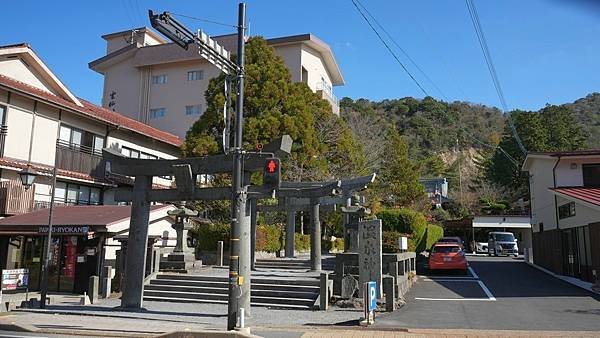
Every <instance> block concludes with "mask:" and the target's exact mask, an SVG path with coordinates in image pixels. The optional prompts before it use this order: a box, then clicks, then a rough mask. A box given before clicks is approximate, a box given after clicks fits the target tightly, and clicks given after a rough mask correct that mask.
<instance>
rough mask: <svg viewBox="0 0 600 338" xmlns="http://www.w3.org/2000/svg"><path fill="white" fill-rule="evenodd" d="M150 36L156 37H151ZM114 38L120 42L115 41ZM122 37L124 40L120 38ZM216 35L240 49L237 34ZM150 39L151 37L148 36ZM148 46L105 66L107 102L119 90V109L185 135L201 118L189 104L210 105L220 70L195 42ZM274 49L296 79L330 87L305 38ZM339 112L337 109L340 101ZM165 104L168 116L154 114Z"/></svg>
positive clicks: (314, 87)
mask: <svg viewBox="0 0 600 338" xmlns="http://www.w3.org/2000/svg"><path fill="white" fill-rule="evenodd" d="M149 39H152V38H151V37H150V38H149ZM113 40H115V41H113ZM118 40H120V41H118ZM216 40H217V41H218V42H219V43H220V44H221V45H222V46H224V47H225V48H226V49H228V50H229V51H231V52H235V51H236V49H237V41H236V36H235V35H227V36H222V37H218V38H216ZM149 41H150V40H149ZM123 42H124V38H123V37H119V38H118V39H116V38H115V39H113V38H111V39H110V40H109V43H108V45H109V49H110V50H113V48H116V47H117V46H121V48H122V47H125V46H126V45H127V44H124V43H123ZM154 42H156V45H153V46H152V47H149V48H139V49H138V50H137V51H136V52H135V54H134V55H133V56H131V57H129V58H127V59H126V60H124V61H122V62H119V63H117V64H115V65H112V66H109V67H107V68H106V69H103V73H104V76H105V78H104V90H103V98H102V105H103V106H104V107H108V104H109V102H110V101H111V99H110V98H109V95H110V94H111V93H112V92H113V91H114V92H116V98H115V99H114V100H112V101H114V102H115V103H116V105H115V106H114V107H113V108H114V109H115V110H116V111H119V112H121V113H123V114H124V115H126V116H129V117H131V118H134V119H137V120H139V121H141V122H144V123H147V124H149V125H151V126H153V127H155V128H158V129H161V130H164V131H167V132H169V133H172V134H175V135H177V136H179V137H180V138H182V139H183V138H185V134H186V132H187V131H188V130H189V128H190V127H191V126H192V125H193V124H194V122H195V121H196V120H198V119H199V118H200V116H199V115H195V116H188V115H186V114H185V106H187V105H197V104H200V105H201V106H202V109H201V110H202V111H204V110H206V102H205V99H204V93H205V91H206V89H207V87H208V82H209V80H210V79H211V78H213V77H216V76H218V75H220V71H219V70H218V69H217V68H216V67H214V66H213V65H212V64H209V63H208V62H206V61H205V60H203V59H200V58H199V56H198V53H197V51H195V48H194V47H191V48H190V50H188V51H185V50H183V49H181V48H179V47H178V46H176V45H174V44H160V43H158V41H153V43H152V44H154ZM274 49H275V54H276V55H278V56H280V57H281V58H282V59H283V61H284V63H285V65H286V66H287V68H288V69H289V70H290V73H291V75H292V81H294V82H300V81H304V82H306V83H307V84H308V86H309V87H310V88H311V89H312V90H313V91H317V89H320V87H319V86H321V83H322V82H324V83H325V86H326V87H327V86H328V87H329V88H332V87H331V83H332V81H331V76H330V75H329V73H328V72H327V67H326V66H325V64H324V62H323V59H322V57H321V54H320V53H319V52H317V51H316V50H314V49H312V48H310V47H308V46H307V45H306V44H303V43H301V42H299V43H292V44H287V45H281V46H274ZM303 67H304V68H305V69H306V71H307V79H303V78H302V68H303ZM191 70H202V71H203V72H204V77H203V79H202V80H199V81H187V72H188V71H191ZM160 74H166V75H167V83H165V84H154V85H153V84H152V83H151V80H152V76H153V75H160ZM332 105H334V106H335V107H334V111H335V112H336V113H337V112H338V109H339V108H338V107H337V105H335V104H333V103H332ZM157 108H165V110H166V112H165V116H164V117H162V118H158V119H150V114H149V112H150V109H157Z"/></svg>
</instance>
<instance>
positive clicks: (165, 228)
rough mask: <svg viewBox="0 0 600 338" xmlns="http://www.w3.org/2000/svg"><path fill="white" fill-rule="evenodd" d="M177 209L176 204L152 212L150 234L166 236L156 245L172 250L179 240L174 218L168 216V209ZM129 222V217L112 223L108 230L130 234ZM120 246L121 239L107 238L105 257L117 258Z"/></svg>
mask: <svg viewBox="0 0 600 338" xmlns="http://www.w3.org/2000/svg"><path fill="white" fill-rule="evenodd" d="M175 209H176V208H175V207H174V206H171V207H169V208H161V209H160V210H155V211H152V212H150V224H149V226H148V236H161V238H162V237H165V239H164V240H162V239H159V240H158V241H157V242H156V244H155V245H154V246H155V247H159V248H163V249H166V251H169V249H171V250H172V249H173V248H174V247H175V244H176V242H177V240H176V239H177V233H176V232H175V230H174V229H173V228H172V227H171V225H172V224H173V220H172V219H171V218H170V217H169V216H167V211H168V210H175ZM129 222H130V220H129V219H127V220H126V221H123V222H120V223H117V224H113V225H110V226H109V227H108V231H109V232H112V233H119V235H128V234H129V232H128V229H129ZM120 248H121V244H120V242H119V241H117V240H114V239H113V238H109V239H107V240H106V254H105V259H106V260H114V259H116V257H117V256H116V252H117V250H119V249H120Z"/></svg>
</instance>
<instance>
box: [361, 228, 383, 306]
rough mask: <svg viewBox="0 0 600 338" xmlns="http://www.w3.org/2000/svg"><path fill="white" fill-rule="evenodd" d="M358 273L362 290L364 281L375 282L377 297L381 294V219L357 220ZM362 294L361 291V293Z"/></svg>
mask: <svg viewBox="0 0 600 338" xmlns="http://www.w3.org/2000/svg"><path fill="white" fill-rule="evenodd" d="M358 238H359V240H358V275H359V279H358V281H359V287H360V290H361V292H362V288H363V286H364V283H366V282H376V283H377V293H378V294H377V298H381V296H382V285H381V283H382V279H381V276H382V274H383V272H382V265H381V262H382V252H381V220H380V219H375V220H369V221H360V222H358ZM361 294H362V293H361Z"/></svg>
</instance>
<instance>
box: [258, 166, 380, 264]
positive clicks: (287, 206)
mask: <svg viewBox="0 0 600 338" xmlns="http://www.w3.org/2000/svg"><path fill="white" fill-rule="evenodd" d="M375 177H376V174H374V173H373V174H371V175H367V176H359V177H354V178H349V179H344V180H340V181H330V182H282V183H281V189H280V190H279V191H278V192H277V197H278V198H279V197H282V198H281V199H279V204H277V205H260V206H254V207H255V208H257V210H258V211H261V212H276V211H286V212H287V220H286V227H285V232H286V235H285V236H286V240H285V257H288V258H291V257H294V234H295V232H296V212H297V211H306V210H308V211H309V212H310V215H311V217H310V220H311V222H310V224H311V270H321V258H320V257H321V226H320V222H319V208H320V207H322V206H326V207H329V208H333V209H335V207H336V205H342V206H345V207H350V206H351V205H352V195H353V194H354V193H355V192H358V191H361V190H364V189H366V188H367V187H368V185H369V184H370V183H373V181H374V180H375ZM332 183H338V184H339V186H338V187H337V190H341V196H339V197H332V195H334V194H326V195H321V196H315V195H314V194H313V195H312V196H308V195H306V194H308V191H310V190H311V189H320V188H321V189H322V188H323V187H331V184H332ZM287 191H296V193H295V194H294V195H290V194H289V193H287ZM302 191H305V194H304V195H303V193H302ZM322 192H325V191H322ZM255 214H256V213H255ZM315 216H316V217H315ZM349 223H350V218H349V217H347V215H346V214H344V237H347V232H348V231H347V229H346V228H347V227H348V225H349ZM253 225H255V223H253ZM315 225H318V227H317V226H315ZM254 229H255V228H253V230H252V231H253V233H254ZM313 229H315V230H316V231H313ZM313 243H315V244H313ZM313 245H317V246H318V250H316V249H317V248H316V247H314V246H313ZM346 246H348V244H346V241H344V247H346ZM253 253H254V250H253ZM313 256H315V257H314V258H313ZM252 262H253V263H254V257H253V258H252Z"/></svg>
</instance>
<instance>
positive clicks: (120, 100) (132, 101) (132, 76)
mask: <svg viewBox="0 0 600 338" xmlns="http://www.w3.org/2000/svg"><path fill="white" fill-rule="evenodd" d="M140 84H141V74H140V71H139V70H138V68H136V67H134V66H133V64H132V59H131V58H129V59H126V60H124V61H121V62H119V63H117V64H115V65H113V66H112V67H111V68H110V69H109V70H107V71H106V72H105V73H104V91H103V93H102V106H103V107H106V108H109V109H114V110H115V111H118V112H119V113H121V114H123V115H125V116H128V117H130V118H132V119H134V120H140V110H139V108H140ZM112 92H115V99H114V100H112V99H111V98H110V94H111V93H112ZM111 101H113V102H114V103H115V104H116V105H115V106H114V107H108V104H109V102H111Z"/></svg>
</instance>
